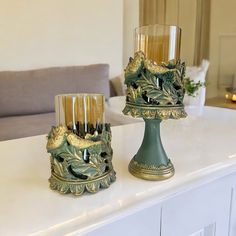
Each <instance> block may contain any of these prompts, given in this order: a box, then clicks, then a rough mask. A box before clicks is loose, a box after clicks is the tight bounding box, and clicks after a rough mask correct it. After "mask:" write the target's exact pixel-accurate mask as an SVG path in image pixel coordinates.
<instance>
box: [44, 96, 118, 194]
mask: <svg viewBox="0 0 236 236" xmlns="http://www.w3.org/2000/svg"><path fill="white" fill-rule="evenodd" d="M55 108H56V123H57V126H56V127H52V129H51V131H50V133H49V135H48V142H47V151H48V152H49V153H50V154H51V158H50V159H51V177H50V179H49V182H50V187H51V189H53V190H57V191H59V192H61V193H70V192H71V193H73V194H75V195H81V194H83V193H84V192H85V191H87V192H90V193H96V192H97V191H98V190H99V189H100V188H107V187H109V186H110V184H111V183H112V182H113V181H115V179H116V176H115V171H114V170H113V166H112V162H111V160H112V148H111V130H110V125H109V124H106V123H105V122H104V96H103V95H102V94H64V95H58V96H56V98H55Z"/></svg>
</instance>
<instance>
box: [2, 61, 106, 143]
mask: <svg viewBox="0 0 236 236" xmlns="http://www.w3.org/2000/svg"><path fill="white" fill-rule="evenodd" d="M62 93H103V94H105V96H106V99H108V98H109V97H110V86H109V65H107V64H95V65H88V66H70V67H53V68H43V69H36V70H29V71H3V72H0V141H2V140H8V139H15V138H21V137H27V136H33V135H39V134H45V133H48V131H49V130H50V127H51V126H52V125H54V124H55V114H54V97H55V95H57V94H62Z"/></svg>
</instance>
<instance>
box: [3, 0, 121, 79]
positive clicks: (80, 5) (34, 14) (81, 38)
mask: <svg viewBox="0 0 236 236" xmlns="http://www.w3.org/2000/svg"><path fill="white" fill-rule="evenodd" d="M0 29H1V30H0V39H1V43H0V70H21V69H29V68H39V67H48V66H64V65H81V64H91V63H109V64H110V66H111V68H110V69H111V70H110V71H111V72H110V74H111V76H114V75H118V74H120V73H121V71H122V69H123V66H122V59H123V58H122V56H123V53H122V50H123V45H122V44H123V0H112V1H111V0H0Z"/></svg>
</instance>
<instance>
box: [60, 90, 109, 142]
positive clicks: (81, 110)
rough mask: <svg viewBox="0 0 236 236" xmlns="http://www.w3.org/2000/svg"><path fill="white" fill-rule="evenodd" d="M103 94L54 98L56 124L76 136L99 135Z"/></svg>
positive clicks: (101, 122)
mask: <svg viewBox="0 0 236 236" xmlns="http://www.w3.org/2000/svg"><path fill="white" fill-rule="evenodd" d="M104 103H105V98H104V95H103V94H62V95H57V96H56V97H55V110H56V123H57V125H66V126H67V128H68V129H69V130H72V131H73V132H74V133H75V134H77V135H78V136H80V137H82V138H84V137H85V135H86V134H87V133H89V134H94V132H98V133H101V132H102V129H103V125H104V123H105V120H104V117H105V116H104Z"/></svg>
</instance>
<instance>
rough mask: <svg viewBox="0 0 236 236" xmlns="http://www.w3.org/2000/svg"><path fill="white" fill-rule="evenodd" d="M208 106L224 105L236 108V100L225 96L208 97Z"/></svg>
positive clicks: (224, 106)
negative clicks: (232, 100) (233, 100)
mask: <svg viewBox="0 0 236 236" xmlns="http://www.w3.org/2000/svg"><path fill="white" fill-rule="evenodd" d="M205 105H206V106H213V107H223V108H229V109H235V110H236V102H231V101H230V100H227V99H225V98H224V97H215V98H209V99H206V103H205Z"/></svg>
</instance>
